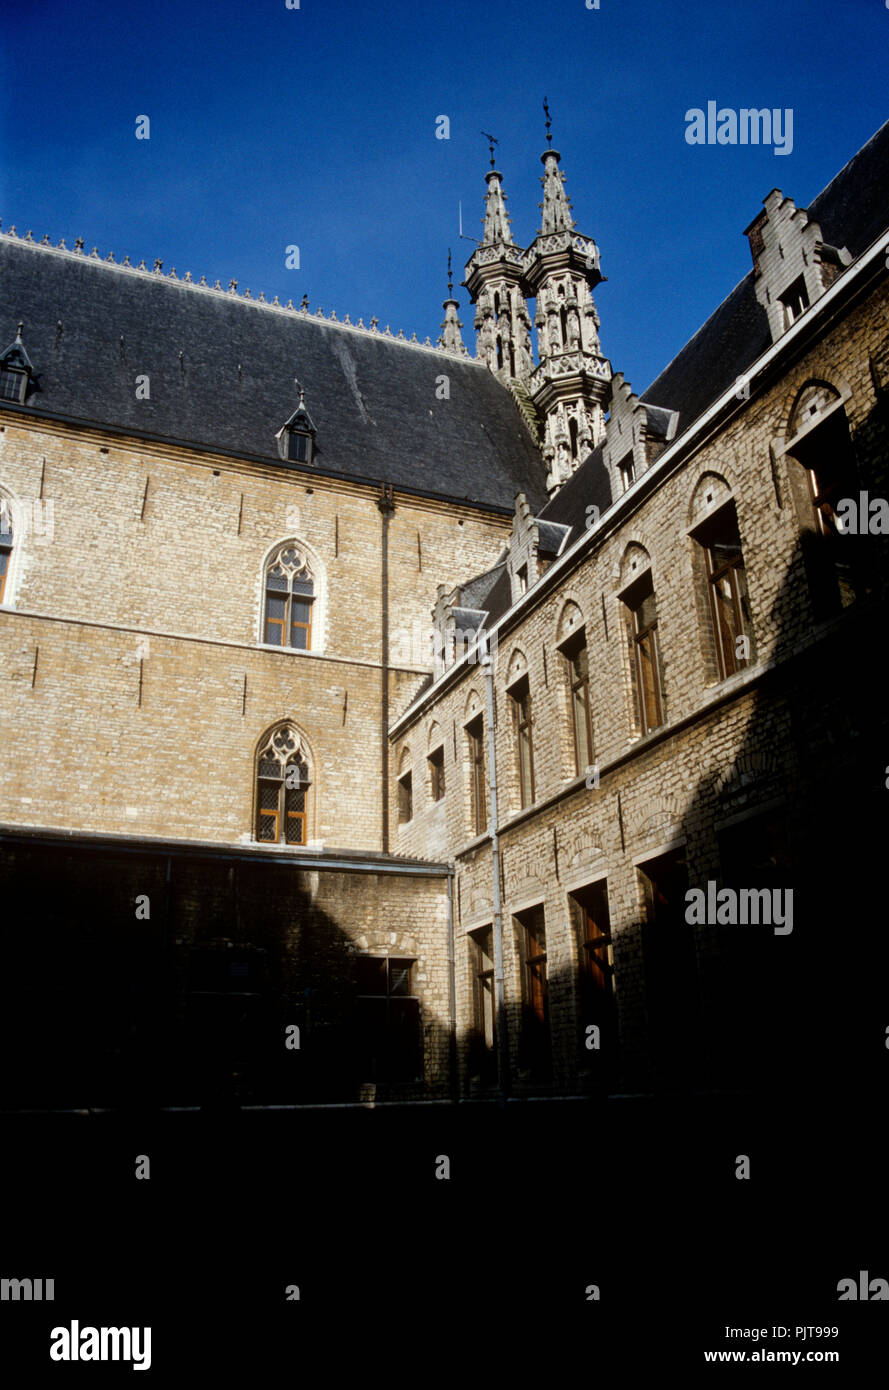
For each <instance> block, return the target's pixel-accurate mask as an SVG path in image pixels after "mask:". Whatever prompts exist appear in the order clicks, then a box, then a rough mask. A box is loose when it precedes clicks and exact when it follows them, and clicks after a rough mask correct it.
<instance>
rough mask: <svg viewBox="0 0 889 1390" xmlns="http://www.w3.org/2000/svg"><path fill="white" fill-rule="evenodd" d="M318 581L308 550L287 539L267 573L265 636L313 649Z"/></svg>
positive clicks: (268, 639) (277, 643) (281, 643)
mask: <svg viewBox="0 0 889 1390" xmlns="http://www.w3.org/2000/svg"><path fill="white" fill-rule="evenodd" d="M314 601H315V584H314V580H313V579H312V574H311V570H310V569H309V563H308V559H307V557H306V555H305V552H304V551H302V550H300V548H299V546H298V545H296V544H295V543H294V542H293V541H286V542H285V543H284V545H282V546H281V547H280V548H279V549H278V550H277V551H276V552H275V554H274V555H273V556H272V559H271V562H270V563H269V565H268V567H267V569H266V575H265V617H264V640H265V641H266V642H269V643H272V644H273V645H274V646H276V647H295V648H296V649H297V650H299V651H304V652H306V651H309V650H310V648H311V645H312V605H313V604H314Z"/></svg>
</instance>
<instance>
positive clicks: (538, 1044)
mask: <svg viewBox="0 0 889 1390" xmlns="http://www.w3.org/2000/svg"><path fill="white" fill-rule="evenodd" d="M515 922H516V927H517V930H518V933H519V949H520V951H521V957H522V1027H521V1033H520V1036H519V1050H518V1067H519V1073H520V1076H521V1079H522V1080H526V1081H531V1082H532V1083H536V1084H545V1083H547V1082H548V1081H550V1079H551V1077H552V1040H551V1037H550V1023H549V986H548V982H547V974H546V930H545V925H544V912H543V907H542V906H541V907H532V908H530V909H529V910H528V911H527V912H520V913H517V914H516V917H515ZM522 1073H524V1075H522Z"/></svg>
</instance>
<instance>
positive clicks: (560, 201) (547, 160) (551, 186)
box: [537, 97, 574, 235]
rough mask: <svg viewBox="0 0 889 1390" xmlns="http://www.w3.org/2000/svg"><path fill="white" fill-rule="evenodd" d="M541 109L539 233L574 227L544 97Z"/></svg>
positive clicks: (560, 230)
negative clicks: (543, 136)
mask: <svg viewBox="0 0 889 1390" xmlns="http://www.w3.org/2000/svg"><path fill="white" fill-rule="evenodd" d="M543 109H544V111H545V112H546V140H547V147H546V149H545V150H544V152H543V154H542V155H541V156H540V158H541V161H542V163H543V178H542V179H541V180H540V182H541V183H542V184H543V202H542V203H538V204H537V206H538V207H539V208H540V209H541V210H542V212H543V219H542V222H541V226H540V235H545V234H547V233H549V232H570V231H571V230H572V229H573V227H574V218H573V217H572V216H571V204H570V203H569V201H568V194H567V193H566V192H565V186H564V185H565V175H564V174H563V173H562V172H561V170H560V169H559V160H560V159H561V158H562V156H561V155H560V154H559V151H558V150H554V149H553V147H552V143H553V137H552V134H551V133H550V127H551V126H552V120H551V118H550V114H549V106H548V105H547V101H546V97H544V98H543Z"/></svg>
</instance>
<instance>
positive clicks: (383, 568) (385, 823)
mask: <svg viewBox="0 0 889 1390" xmlns="http://www.w3.org/2000/svg"><path fill="white" fill-rule="evenodd" d="M377 506H378V507H379V509H380V516H381V517H382V536H381V538H380V614H381V619H380V779H381V784H382V786H381V791H382V798H383V804H382V848H383V853H384V854H388V853H389V518H390V517H391V515H392V513H393V512H394V511H395V494H394V489H393V487H392V484H391V483H380V495H379V497H378V498H377Z"/></svg>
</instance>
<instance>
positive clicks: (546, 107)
mask: <svg viewBox="0 0 889 1390" xmlns="http://www.w3.org/2000/svg"><path fill="white" fill-rule="evenodd" d="M543 109H544V111H545V113H546V121H545V122H544V124H545V125H546V143H547V144H548V145H549V146H550V148H552V143H553V137H552V132H551V129H550V127H551V126H552V123H553V122H552V117H551V116H550V114H549V103H548V102H547V99H546V97H544V98H543Z"/></svg>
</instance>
